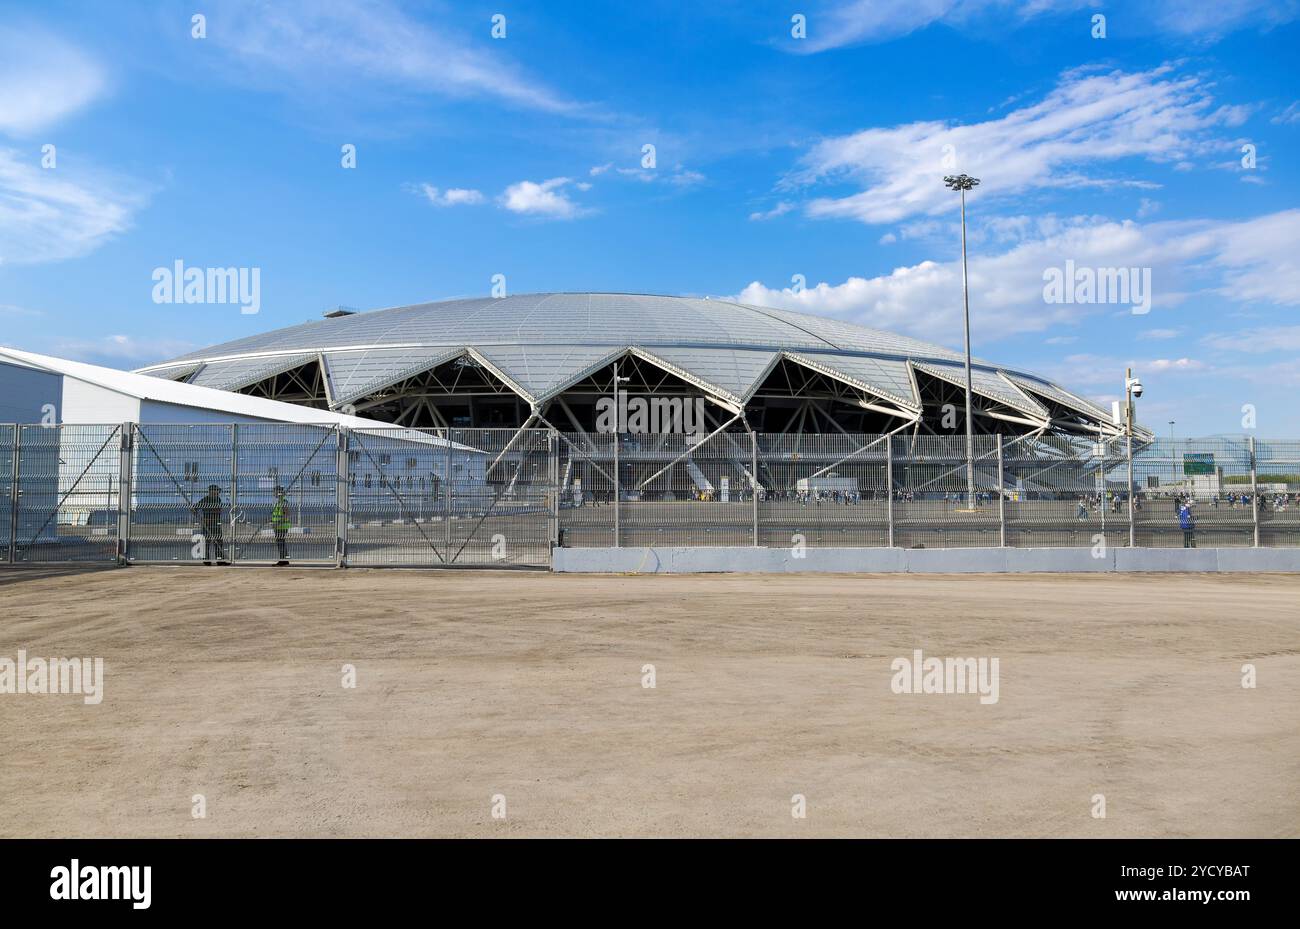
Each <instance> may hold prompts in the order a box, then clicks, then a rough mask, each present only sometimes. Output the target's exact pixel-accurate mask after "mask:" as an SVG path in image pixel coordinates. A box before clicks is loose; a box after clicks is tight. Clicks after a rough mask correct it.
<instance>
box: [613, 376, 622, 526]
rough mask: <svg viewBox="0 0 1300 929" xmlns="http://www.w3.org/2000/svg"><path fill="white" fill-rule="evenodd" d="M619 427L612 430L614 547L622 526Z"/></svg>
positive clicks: (620, 440) (616, 384)
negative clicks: (620, 519) (620, 511)
mask: <svg viewBox="0 0 1300 929" xmlns="http://www.w3.org/2000/svg"><path fill="white" fill-rule="evenodd" d="M614 392H615V394H617V393H618V382H617V381H615V383H614ZM614 417H615V419H617V418H618V412H617V409H616V410H615V413H614ZM621 428H622V424H621V423H620V424H619V429H621ZM619 429H615V430H614V547H615V548H622V547H623V527H622V526H621V525H620V523H619V500H620V498H621V497H622V496H623V493H622V491H621V490H620V486H621V481H622V475H620V474H619V473H618V448H619V446H620V445H622V444H623V442H622V438H623V435H622V433H621V432H619Z"/></svg>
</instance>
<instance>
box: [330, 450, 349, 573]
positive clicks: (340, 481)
mask: <svg viewBox="0 0 1300 929" xmlns="http://www.w3.org/2000/svg"><path fill="white" fill-rule="evenodd" d="M335 435H336V436H337V437H338V439H337V442H338V444H337V445H336V447H335V451H334V484H335V490H334V567H336V568H345V567H347V564H348V526H349V525H350V524H351V523H352V484H351V474H352V461H351V457H352V456H351V452H352V432H351V430H349V429H348V427H347V426H337V427H335Z"/></svg>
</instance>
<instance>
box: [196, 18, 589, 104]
mask: <svg viewBox="0 0 1300 929" xmlns="http://www.w3.org/2000/svg"><path fill="white" fill-rule="evenodd" d="M219 9H221V11H222V15H221V19H220V22H221V28H220V29H217V28H213V29H211V30H210V32H209V39H208V41H211V42H213V43H215V44H216V45H217V46H218V47H221V48H224V49H225V50H226V51H228V52H229V53H230V54H231V55H232V57H233V59H234V60H235V61H236V62H237V63H238V64H239V65H240V66H241V75H240V76H241V77H242V78H243V79H246V80H250V81H254V82H260V83H262V84H264V85H265V86H268V87H283V86H284V84H283V82H284V80H285V79H286V78H288V79H290V80H292V81H294V82H297V84H298V85H299V86H311V87H319V86H335V87H339V86H350V87H354V86H355V83H356V82H357V81H358V80H370V81H375V82H378V83H379V84H381V85H384V86H386V87H388V88H400V89H404V90H407V91H410V92H414V93H423V94H434V95H440V96H446V97H452V98H487V99H494V100H497V101H499V102H503V103H507V104H510V105H513V106H518V107H523V108H527V109H535V110H541V111H544V112H548V113H556V114H570V115H577V114H580V113H582V112H584V111H586V110H587V109H588V107H587V106H586V105H584V104H581V103H578V102H576V101H573V100H570V99H568V98H566V97H565V96H564V95H563V94H561V93H560V92H559V91H557V90H555V89H553V88H551V87H549V86H548V85H547V84H546V83H545V81H543V80H542V79H540V78H538V77H536V76H532V75H528V74H526V73H525V72H524V70H523V69H522V68H520V67H519V66H518V65H517V64H515V63H514V62H513V61H512V60H511V59H510V58H509V57H508V55H507V43H503V42H497V43H495V45H494V46H490V47H487V48H483V47H476V46H475V45H474V44H473V43H472V42H471V41H470V40H469V39H468V38H466V37H465V36H463V35H457V34H456V33H455V31H454V30H453V29H452V28H451V27H450V26H443V25H440V26H439V27H438V28H432V27H430V26H426V25H424V24H423V23H421V22H419V21H418V20H416V19H414V18H413V17H411V16H408V15H407V14H406V13H405V12H403V11H402V10H401V9H399V8H398V7H397V6H395V5H394V4H392V3H389V2H385V0H357V2H351V3H318V2H315V0H311V2H309V0H284V2H277V3H275V4H266V3H260V2H253V0H224V2H221V3H220V4H219ZM213 19H215V17H213ZM440 19H441V20H442V21H446V20H447V19H448V18H447V17H442V18H440Z"/></svg>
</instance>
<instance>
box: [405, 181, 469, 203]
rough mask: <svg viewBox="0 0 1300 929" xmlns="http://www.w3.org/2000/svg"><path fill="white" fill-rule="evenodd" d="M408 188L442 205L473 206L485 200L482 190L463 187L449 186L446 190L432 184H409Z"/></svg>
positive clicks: (431, 201)
mask: <svg viewBox="0 0 1300 929" xmlns="http://www.w3.org/2000/svg"><path fill="white" fill-rule="evenodd" d="M407 189H408V190H410V191H411V192H413V193H416V194H419V195H420V196H421V197H424V199H426V200H428V201H429V202H430V203H432V204H433V205H434V206H440V207H445V206H473V205H475V204H478V203H482V202H483V200H484V197H483V194H482V192H481V191H478V190H470V189H466V188H463V187H448V188H447V189H446V190H439V189H438V188H437V187H434V186H433V185H432V184H409V185H407Z"/></svg>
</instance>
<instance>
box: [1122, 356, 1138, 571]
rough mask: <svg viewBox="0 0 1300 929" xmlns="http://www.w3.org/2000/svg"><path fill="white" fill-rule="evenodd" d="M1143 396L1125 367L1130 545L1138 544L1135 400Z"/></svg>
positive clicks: (1134, 379)
mask: <svg viewBox="0 0 1300 929" xmlns="http://www.w3.org/2000/svg"><path fill="white" fill-rule="evenodd" d="M1140 396H1142V381H1141V380H1139V379H1138V378H1136V377H1134V376H1133V369H1132V368H1125V369H1124V438H1125V442H1126V444H1127V446H1128V547H1129V548H1134V547H1136V546H1137V529H1136V528H1134V525H1133V513H1134V506H1133V419H1134V409H1133V400H1134V398H1136V397H1140Z"/></svg>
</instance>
